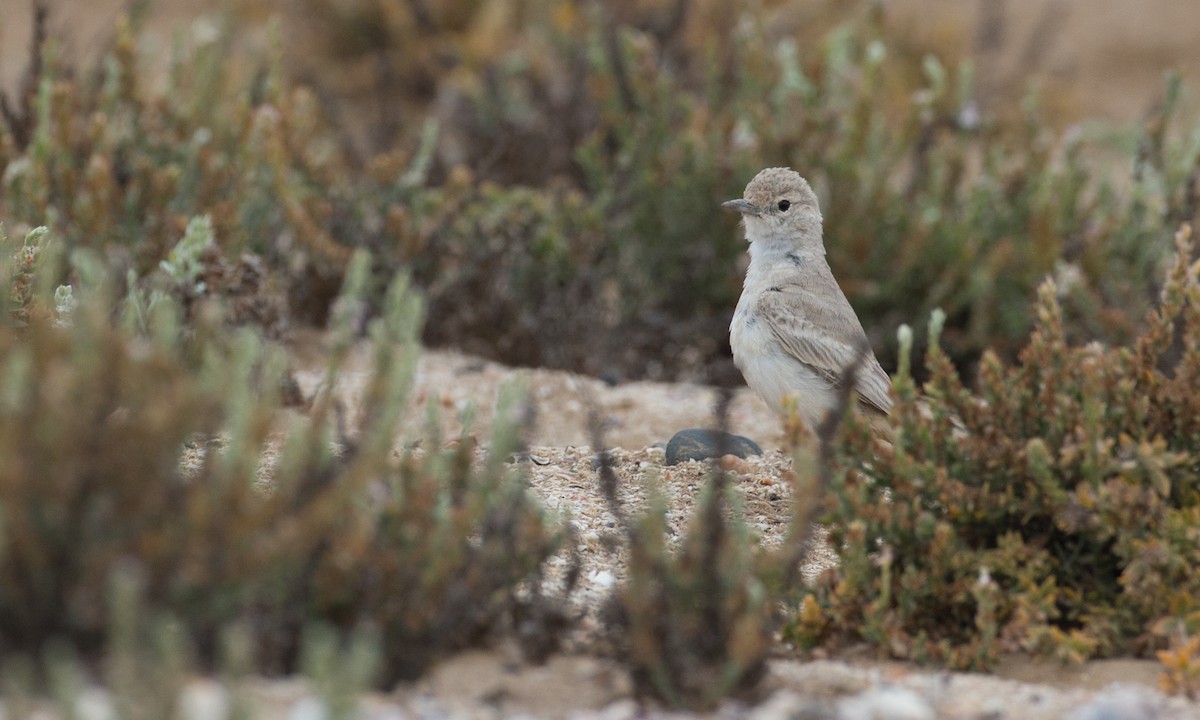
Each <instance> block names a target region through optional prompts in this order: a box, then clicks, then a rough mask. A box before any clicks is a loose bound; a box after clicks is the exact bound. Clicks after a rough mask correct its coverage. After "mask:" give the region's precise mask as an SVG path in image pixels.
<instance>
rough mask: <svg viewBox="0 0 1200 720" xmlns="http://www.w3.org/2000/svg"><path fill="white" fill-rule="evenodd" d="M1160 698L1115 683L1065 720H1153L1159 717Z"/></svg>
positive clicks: (1144, 690)
mask: <svg viewBox="0 0 1200 720" xmlns="http://www.w3.org/2000/svg"><path fill="white" fill-rule="evenodd" d="M1160 697H1161V696H1158V695H1157V694H1156V693H1153V692H1151V691H1150V690H1147V689H1146V688H1142V687H1137V686H1134V685H1123V684H1120V683H1117V684H1113V685H1110V686H1108V687H1107V688H1105V689H1104V690H1102V691H1100V693H1098V694H1097V695H1096V696H1095V697H1094V698H1093V699H1092V701H1091V702H1089V703H1087V704H1086V705H1084V706H1083V707H1080V708H1077V709H1076V710H1074V711H1073V712H1071V714H1069V715H1067V720H1154V718H1156V717H1158V716H1159V712H1160V711H1159V704H1160V702H1159V699H1160Z"/></svg>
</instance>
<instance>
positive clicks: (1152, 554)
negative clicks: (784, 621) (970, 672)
mask: <svg viewBox="0 0 1200 720" xmlns="http://www.w3.org/2000/svg"><path fill="white" fill-rule="evenodd" d="M1189 237H1190V231H1189V230H1188V229H1187V228H1186V227H1185V228H1184V229H1183V230H1181V231H1180V232H1179V234H1178V243H1177V249H1176V255H1175V259H1174V262H1173V264H1172V266H1171V269H1170V270H1169V272H1168V273H1167V275H1166V278H1165V281H1164V283H1163V290H1162V296H1161V303H1160V305H1159V307H1158V308H1157V309H1155V310H1154V311H1153V312H1152V313H1150V315H1149V316H1148V317H1147V319H1146V330H1145V331H1144V332H1143V333H1142V334H1141V335H1139V336H1138V337H1137V338H1136V340H1135V341H1134V342H1132V343H1130V344H1129V345H1119V346H1106V345H1102V344H1100V343H1089V344H1086V345H1077V344H1072V343H1071V342H1069V340H1068V337H1067V334H1066V331H1065V329H1064V326H1063V313H1062V308H1061V305H1060V303H1059V299H1058V297H1059V293H1058V289H1057V287H1056V286H1055V284H1054V282H1053V281H1052V280H1047V281H1046V282H1045V283H1043V285H1042V287H1041V289H1040V290H1039V294H1038V301H1037V303H1036V305H1035V307H1034V312H1035V315H1036V317H1037V322H1036V325H1035V329H1034V332H1033V334H1032V336H1031V337H1030V339H1029V341H1028V343H1027V344H1026V345H1025V347H1024V348H1023V349H1022V351H1021V353H1020V354H1019V357H1018V359H1017V360H1016V361H1015V362H1013V363H1008V362H1005V361H1002V360H1001V359H1000V358H999V357H998V356H997V355H995V354H994V353H987V354H985V355H984V357H983V360H982V362H981V365H980V376H979V381H978V390H977V391H971V390H969V389H968V388H967V387H966V386H965V384H964V382H963V380H962V379H961V378H960V376H959V375H958V373H957V372H956V371H955V369H954V367H953V364H952V363H951V362H950V359H949V357H948V355H947V354H946V353H945V352H944V351H943V350H942V349H941V345H940V343H939V337H938V333H939V331H940V330H941V318H940V317H937V318H935V320H936V322H934V323H932V324H931V333H930V344H929V350H928V352H927V356H926V363H927V365H928V366H929V368H930V371H931V376H930V379H929V381H928V382H927V383H925V385H924V396H925V398H926V399H927V402H928V407H929V412H927V413H926V412H922V410H921V409H920V407H919V403H918V392H917V385H916V384H915V382H914V381H913V379H912V375H911V373H910V372H909V369H908V366H907V364H906V363H905V364H902V365H901V371H900V373H899V376H898V377H897V379H896V393H897V396H898V405H897V410H896V412H895V427H896V438H895V444H894V446H892V447H890V448H885V449H882V450H881V449H880V448H879V447H878V446H877V444H873V443H872V441H871V438H870V434H869V432H868V431H867V429H866V428H865V427H864V426H862V425H861V424H852V425H851V427H850V428H849V430H848V432H846V433H845V434H844V435H843V440H842V442H841V448H840V458H841V460H840V463H841V466H842V469H843V472H842V473H841V474H840V475H839V476H838V479H837V480H836V481H835V482H834V484H833V492H832V493H831V497H830V502H829V505H828V512H827V519H828V520H829V522H830V524H831V535H830V541H831V543H832V544H833V546H834V547H835V548H838V550H839V553H840V555H841V564H840V566H839V567H838V568H837V569H835V570H831V571H830V572H828V573H827V574H826V575H825V577H823V578H822V580H821V581H820V582H819V583H818V585H817V587H815V588H814V589H813V590H812V591H811V594H810V600H809V601H807V603H806V606H807V610H808V612H806V613H805V614H803V616H798V617H797V618H796V619H795V620H794V621H793V622H792V624H791V628H790V633H791V636H792V637H793V638H796V639H798V640H800V641H802V642H804V643H806V644H809V643H816V642H825V643H831V644H837V643H838V642H840V641H845V640H850V639H854V640H866V641H868V642H869V643H871V644H872V645H874V646H875V647H877V648H878V649H879V650H880V651H881V652H884V653H888V654H891V655H894V656H898V657H903V658H908V659H915V660H927V661H934V662H940V663H946V664H949V665H951V666H954V667H972V668H985V667H988V666H989V665H990V664H991V663H992V662H994V660H995V659H996V657H997V656H998V654H999V653H1001V652H1006V651H1017V650H1023V651H1030V652H1039V653H1046V654H1051V655H1054V656H1057V657H1061V658H1064V659H1072V660H1081V659H1084V658H1089V657H1104V656H1111V655H1116V654H1129V653H1133V654H1146V653H1149V652H1150V651H1152V650H1155V649H1158V648H1162V647H1165V645H1166V643H1167V641H1168V640H1169V639H1173V638H1174V637H1175V636H1176V634H1177V633H1178V632H1181V631H1182V632H1185V633H1186V632H1190V633H1193V634H1194V633H1195V632H1197V630H1198V629H1200V626H1197V620H1198V618H1200V606H1198V605H1197V598H1200V577H1198V576H1197V574H1196V573H1195V568H1196V567H1197V562H1200V543H1198V542H1197V540H1200V534H1198V533H1200V529H1198V528H1200V473H1198V468H1200V465H1198V461H1197V456H1196V452H1197V447H1200V424H1198V423H1200V393H1197V388H1200V264H1197V263H1195V262H1194V261H1193V257H1194V252H1193V249H1192V245H1191V243H1190V241H1189ZM909 342H911V341H909ZM906 347H910V345H906ZM903 357H906V355H902V358H903Z"/></svg>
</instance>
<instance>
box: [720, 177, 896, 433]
mask: <svg viewBox="0 0 1200 720" xmlns="http://www.w3.org/2000/svg"><path fill="white" fill-rule="evenodd" d="M722 206H723V207H724V208H727V209H729V210H734V211H736V212H738V213H741V216H742V225H744V227H745V235H746V241H747V243H748V253H749V255H750V265H749V267H748V268H747V269H746V279H745V283H744V285H743V287H742V294H741V297H740V298H739V299H738V303H737V308H736V309H735V310H734V313H733V321H732V322H731V323H730V325H729V344H730V347H731V348H732V349H733V361H734V364H735V365H737V367H738V369H739V370H741V372H742V375H743V377H744V378H745V379H746V383H747V384H748V385H749V386H750V387H751V389H753V390H754V392H755V393H757V394H758V396H759V397H761V398H762V399H763V401H765V402H766V404H767V405H768V406H770V408H771V409H772V410H774V411H775V413H776V414H778V415H780V416H786V414H787V412H788V407H789V405H791V406H794V408H795V412H796V414H797V416H798V417H799V418H800V419H801V420H802V421H803V422H804V423H805V424H806V425H807V426H808V427H809V429H811V430H813V431H816V430H817V429H818V427H819V425H820V423H821V421H822V419H823V418H824V417H825V414H826V413H827V412H829V410H831V409H832V408H833V407H834V406H835V405H836V404H837V403H838V387H839V383H840V382H841V380H842V378H843V375H844V373H845V371H846V369H847V368H848V367H849V366H850V365H852V364H853V363H854V362H855V361H856V359H858V357H859V354H860V353H862V354H863V358H862V360H861V362H860V363H859V366H858V368H857V372H856V373H855V374H854V388H853V397H854V398H855V399H856V400H857V405H858V407H859V409H860V411H862V412H864V413H866V414H867V415H868V416H869V419H870V420H871V424H872V426H873V427H877V428H878V427H886V426H887V422H886V420H887V416H888V414H889V413H890V412H891V409H892V398H891V394H890V389H891V386H892V382H891V378H890V377H889V376H888V374H887V372H885V371H884V369H883V368H882V367H881V366H880V364H879V360H878V359H877V358H876V357H875V353H874V352H873V351H872V350H871V346H870V343H869V341H868V340H867V334H866V332H865V331H864V330H863V327H862V323H861V322H860V321H859V319H858V315H857V314H855V312H854V308H853V307H851V306H850V301H849V300H847V299H846V295H845V293H843V292H842V288H841V287H840V286H839V285H838V282H837V280H836V279H835V278H834V276H833V271H832V270H831V269H830V268H829V263H828V261H827V260H826V259H825V243H824V240H823V238H822V217H821V209H820V206H819V204H818V202H817V196H816V194H815V193H813V190H812V188H811V187H810V186H809V184H808V181H807V180H805V179H804V178H803V177H801V175H800V174H799V173H797V172H796V171H794V170H792V169H791V168H784V167H774V168H766V169H765V170H762V171H761V172H759V173H758V174H757V175H755V176H754V178H753V179H752V180H751V181H750V182H749V184H747V185H746V189H745V191H744V193H743V197H741V198H738V199H736V200H729V201H728V202H725V203H723V204H722ZM788 398H790V399H791V401H790V402H789V401H788Z"/></svg>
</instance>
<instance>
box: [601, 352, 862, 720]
mask: <svg viewBox="0 0 1200 720" xmlns="http://www.w3.org/2000/svg"><path fill="white" fill-rule="evenodd" d="M856 370H857V368H851V369H848V370H847V374H846V375H845V376H844V380H845V383H844V387H846V388H850V387H853V385H854V383H853V373H854V372H856ZM724 392H725V394H724V395H723V396H722V398H721V399H720V400H719V402H718V407H717V410H716V419H717V423H716V424H717V425H718V426H724V425H725V422H726V413H727V412H728V406H729V402H730V400H731V399H732V393H731V392H730V391H724ZM847 398H848V393H847V394H845V395H843V397H842V398H841V402H840V404H839V407H838V409H837V410H836V411H835V412H832V413H830V415H829V417H828V418H827V420H826V421H825V422H824V423H823V424H822V426H821V427H820V428H819V431H818V434H819V437H818V439H819V440H820V443H821V457H820V462H819V464H818V462H817V458H815V457H813V456H812V455H811V454H810V452H809V449H810V447H811V446H808V445H805V446H801V445H797V450H796V452H795V453H794V455H793V459H794V462H795V464H796V466H797V467H798V468H800V469H801V470H802V472H799V473H793V474H792V475H791V481H792V488H791V492H792V516H791V521H790V527H789V534H788V538H787V540H786V541H785V542H784V543H783V544H782V546H781V547H779V548H774V549H767V548H763V547H761V546H760V544H759V541H758V539H757V538H755V537H754V536H753V534H752V533H751V532H750V531H749V529H748V528H747V525H746V521H745V517H744V513H743V512H742V508H741V506H740V503H739V502H738V501H737V498H738V493H737V491H736V489H735V488H734V487H732V486H731V484H730V479H731V477H733V473H732V472H730V471H727V470H725V469H724V468H723V467H722V466H721V465H720V463H718V462H714V463H713V464H712V466H711V468H710V472H709V475H708V480H707V482H706V483H705V486H704V488H703V490H702V493H701V495H700V498H699V500H698V502H697V504H696V509H695V511H694V512H693V514H692V517H691V518H690V521H689V524H688V528H687V531H686V534H685V535H684V536H683V537H682V538H680V539H679V542H678V543H674V542H672V541H671V537H670V536H671V533H670V530H669V528H668V526H667V520H666V503H665V500H664V498H663V497H662V495H661V493H660V492H659V490H658V488H657V486H656V485H655V478H654V477H653V476H650V477H647V478H646V479H647V481H648V483H649V490H650V492H649V496H650V497H649V502H648V504H647V507H646V508H644V509H643V510H641V511H640V512H638V513H637V514H636V515H631V514H630V513H629V512H628V511H627V509H626V508H625V507H624V506H623V505H622V503H621V501H620V499H619V497H618V493H617V489H618V483H619V479H618V477H617V475H616V472H615V471H614V470H613V468H612V465H611V459H610V457H609V455H608V453H607V452H606V451H603V450H601V451H600V452H599V453H598V460H599V475H598V481H599V484H600V490H601V492H602V494H603V495H604V497H605V499H606V500H607V502H608V505H609V508H610V511H611V512H612V513H613V515H614V516H615V517H616V518H617V520H618V524H619V526H620V543H621V544H622V545H623V546H624V549H625V550H626V552H627V553H628V578H627V580H626V581H625V582H624V583H622V584H621V585H619V586H617V587H616V588H615V589H614V591H613V592H612V594H611V595H610V596H609V598H608V600H607V602H606V605H605V607H604V616H605V618H606V621H607V626H608V628H609V630H610V632H611V633H612V635H611V639H612V642H613V646H614V647H615V649H616V652H617V656H618V658H619V659H620V660H621V662H622V663H624V664H625V666H626V667H627V668H628V670H629V672H630V676H631V677H632V679H633V682H634V687H635V690H636V691H637V692H638V693H639V694H641V695H644V696H647V697H652V698H655V699H657V700H658V701H660V702H662V703H665V704H666V705H668V706H670V707H674V708H689V709H693V710H706V709H711V708H712V707H714V706H716V705H717V704H718V703H719V702H720V701H721V700H723V699H725V698H727V697H731V696H737V697H743V698H752V697H754V696H755V695H756V694H758V693H760V692H761V690H762V687H761V684H760V681H761V680H762V679H763V678H764V677H765V675H766V671H767V660H768V658H769V657H770V656H771V653H772V652H773V650H774V649H775V638H776V632H777V631H778V628H779V625H780V620H781V617H780V612H779V611H780V609H781V607H782V600H783V598H784V597H785V596H787V595H788V594H789V593H791V592H792V588H793V587H794V586H795V584H796V582H797V580H798V576H799V568H800V563H801V561H802V560H803V559H804V556H805V555H806V554H807V552H808V550H809V548H810V547H811V543H812V538H813V531H814V529H815V527H816V525H815V522H816V518H817V515H818V513H819V511H820V509H821V507H822V503H821V499H822V497H823V495H824V493H825V491H826V489H827V487H828V484H829V481H830V480H831V478H832V468H833V463H832V459H833V451H834V445H833V443H832V440H833V437H834V434H835V433H836V432H837V430H838V428H839V426H840V423H841V421H842V416H843V414H844V412H845V410H846V407H847V402H846V401H847ZM801 425H802V424H801V423H800V421H799V420H796V424H795V426H794V427H793V429H794V430H795V431H797V432H804V433H805V435H806V436H807V437H808V438H809V439H810V440H811V439H812V436H811V433H807V431H806V430H803V429H802V428H801ZM599 427H600V424H599V420H598V418H593V428H594V431H593V434H594V438H595V440H594V442H595V445H596V446H597V447H600V446H601V437H600V436H601V433H600V432H599V429H598V428H599ZM717 450H718V454H720V450H721V449H720V448H718V449H717Z"/></svg>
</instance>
